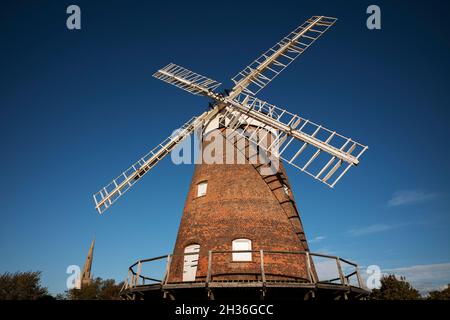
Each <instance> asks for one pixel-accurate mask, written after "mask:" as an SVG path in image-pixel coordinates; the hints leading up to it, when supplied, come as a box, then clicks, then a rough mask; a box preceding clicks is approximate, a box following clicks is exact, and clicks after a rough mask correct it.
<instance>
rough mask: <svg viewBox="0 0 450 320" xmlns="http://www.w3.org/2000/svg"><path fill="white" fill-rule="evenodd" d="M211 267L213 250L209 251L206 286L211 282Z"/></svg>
mask: <svg viewBox="0 0 450 320" xmlns="http://www.w3.org/2000/svg"><path fill="white" fill-rule="evenodd" d="M211 267H212V252H211V250H209V251H208V272H207V275H206V286H209V282H210V281H211Z"/></svg>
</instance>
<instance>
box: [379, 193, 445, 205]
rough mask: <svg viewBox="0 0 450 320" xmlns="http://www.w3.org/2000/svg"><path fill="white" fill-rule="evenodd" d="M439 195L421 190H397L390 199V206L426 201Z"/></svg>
mask: <svg viewBox="0 0 450 320" xmlns="http://www.w3.org/2000/svg"><path fill="white" fill-rule="evenodd" d="M436 197H437V194H436V193H427V192H424V191H419V190H401V191H397V192H395V193H394V194H393V195H392V197H391V199H390V200H389V201H388V204H387V205H388V207H398V206H404V205H409V204H414V203H420V202H425V201H428V200H431V199H434V198H436Z"/></svg>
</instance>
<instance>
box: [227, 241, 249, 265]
mask: <svg viewBox="0 0 450 320" xmlns="http://www.w3.org/2000/svg"><path fill="white" fill-rule="evenodd" d="M231 247H232V250H233V251H239V250H252V240H250V239H234V240H233V242H232V244H231ZM232 260H233V261H239V262H248V261H252V253H251V252H236V253H234V252H233V254H232Z"/></svg>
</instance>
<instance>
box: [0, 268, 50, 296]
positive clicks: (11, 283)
mask: <svg viewBox="0 0 450 320" xmlns="http://www.w3.org/2000/svg"><path fill="white" fill-rule="evenodd" d="M40 282H41V272H40V271H34V272H31V271H28V272H16V273H9V272H6V273H3V274H1V275H0V300H40V299H52V298H53V297H52V296H50V295H49V294H48V290H47V288H45V287H41V285H40Z"/></svg>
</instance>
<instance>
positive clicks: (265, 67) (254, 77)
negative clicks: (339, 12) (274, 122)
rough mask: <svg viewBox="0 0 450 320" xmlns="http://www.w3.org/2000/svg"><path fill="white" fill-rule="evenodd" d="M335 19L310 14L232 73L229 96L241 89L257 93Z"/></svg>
mask: <svg viewBox="0 0 450 320" xmlns="http://www.w3.org/2000/svg"><path fill="white" fill-rule="evenodd" d="M336 20H337V19H336V18H332V17H325V16H313V17H311V18H309V19H308V20H307V21H305V22H304V23H303V24H302V25H300V26H299V27H298V28H297V29H295V30H294V31H292V32H291V33H290V34H288V35H287V36H286V37H284V38H283V39H281V41H279V42H277V43H276V44H275V45H274V46H273V47H272V48H270V49H269V50H267V51H266V52H264V53H263V54H262V55H261V56H259V57H258V58H257V59H256V60H254V61H253V62H252V63H251V64H250V65H248V66H247V67H246V68H245V69H244V70H242V71H241V72H239V73H238V74H237V75H236V76H234V77H233V78H232V80H233V82H234V84H235V87H234V89H233V91H232V93H231V96H235V95H238V94H239V93H241V92H245V93H248V94H251V95H256V94H257V93H258V92H259V91H260V90H261V89H263V88H264V87H265V86H266V85H268V84H269V82H271V81H272V80H273V79H274V78H275V77H276V76H278V75H279V74H280V73H281V71H283V70H284V69H285V68H286V67H287V66H289V65H290V64H291V63H292V62H293V61H294V60H295V59H296V58H297V57H298V56H300V55H301V54H302V53H303V52H305V51H306V50H307V49H308V48H309V47H310V46H311V45H312V44H313V43H314V42H315V41H316V40H317V39H318V38H319V37H320V36H321V35H322V34H323V33H325V31H327V30H328V28H330V27H331V26H332V25H333V24H334V23H335V22H336Z"/></svg>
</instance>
